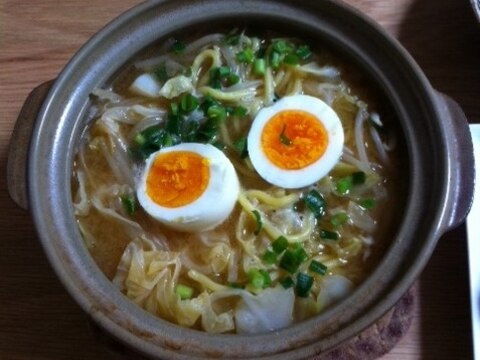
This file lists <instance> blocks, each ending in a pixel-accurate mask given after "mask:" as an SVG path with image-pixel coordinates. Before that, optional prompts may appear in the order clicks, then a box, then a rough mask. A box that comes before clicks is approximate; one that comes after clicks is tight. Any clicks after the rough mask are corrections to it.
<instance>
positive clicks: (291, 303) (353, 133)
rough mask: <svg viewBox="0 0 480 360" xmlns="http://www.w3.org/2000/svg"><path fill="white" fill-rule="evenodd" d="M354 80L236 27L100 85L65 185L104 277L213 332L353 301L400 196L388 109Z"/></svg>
mask: <svg viewBox="0 0 480 360" xmlns="http://www.w3.org/2000/svg"><path fill="white" fill-rule="evenodd" d="M352 69H353V70H352ZM352 74H356V70H355V69H354V68H351V67H349V66H347V65H345V64H344V63H342V62H341V61H339V60H338V59H337V58H336V57H335V56H333V55H332V54H330V53H329V52H328V51H326V50H324V49H315V48H313V47H312V46H311V45H310V44H308V43H306V42H304V41H301V40H299V39H296V38H284V37H283V38H282V37H273V36H271V35H265V36H254V35H246V34H245V33H244V32H238V31H235V30H234V31H232V32H230V33H228V34H210V35H206V36H203V37H199V38H197V39H196V40H194V41H192V42H190V43H188V44H186V43H183V42H182V41H179V40H175V39H170V40H168V41H167V42H166V43H165V44H163V45H162V46H161V47H160V50H158V49H157V50H156V55H155V56H154V57H150V58H147V59H143V60H139V61H137V62H136V63H135V64H134V65H132V66H131V67H130V68H129V69H127V70H125V71H124V73H123V74H121V75H120V77H119V78H118V80H117V81H115V82H114V83H113V85H112V87H110V88H107V89H96V90H95V91H94V92H93V94H92V98H93V99H94V103H95V109H96V112H97V115H96V117H95V121H94V122H93V123H92V125H91V127H90V128H89V129H88V130H87V132H86V133H85V135H84V138H83V140H82V143H81V145H80V147H79V150H78V153H77V155H76V159H75V164H74V174H73V182H72V188H73V194H74V199H73V200H74V208H75V215H76V219H77V223H78V226H79V229H80V232H81V234H82V237H83V239H84V241H85V243H86V246H87V247H88V249H89V251H90V252H91V254H92V256H93V258H94V259H95V261H96V262H97V264H98V266H99V267H100V269H101V270H102V271H103V272H104V273H105V274H106V275H107V276H108V277H109V278H110V279H111V280H112V281H113V282H114V283H115V284H116V285H117V286H118V288H119V289H120V290H121V291H122V292H123V293H124V294H125V295H126V296H127V297H128V298H130V299H131V300H133V301H134V302H135V303H137V304H138V305H139V306H141V307H142V308H144V309H145V310H147V311H149V312H151V313H152V314H154V315H156V316H158V317H160V318H163V319H165V320H168V321H171V322H173V323H177V324H179V325H181V326H185V327H191V328H195V329H199V330H204V331H207V332H211V333H225V332H227V333H229V332H230V333H259V332H265V331H271V330H277V329H281V328H283V327H286V326H289V325H291V324H294V323H297V322H299V321H302V320H304V319H307V318H309V317H311V316H314V315H316V314H318V313H321V312H322V311H324V310H325V309H326V308H328V307H329V306H330V305H332V304H334V303H336V302H338V301H339V300H341V299H343V298H345V297H346V296H348V294H350V293H351V292H352V291H353V289H354V288H355V287H356V286H358V284H360V283H361V282H362V281H363V280H365V278H366V277H367V276H368V274H369V273H370V272H371V270H372V268H373V267H374V266H375V265H376V263H377V262H378V260H379V258H380V256H381V254H382V251H383V250H384V249H385V248H386V246H388V240H387V238H388V234H389V231H390V230H391V227H392V219H393V218H394V215H395V211H394V210H392V209H387V206H388V204H392V203H395V201H397V200H398V197H399V193H400V191H401V186H400V181H399V179H398V177H399V176H400V175H399V171H397V170H398V169H399V168H400V162H399V159H398V154H397V152H398V150H397V149H396V144H395V143H396V141H395V134H394V132H392V131H391V129H389V127H388V124H386V123H385V121H384V118H385V117H386V116H387V115H389V114H385V113H384V112H385V111H384V110H383V107H382V106H381V105H382V104H380V103H379V99H378V98H377V97H376V95H375V91H373V90H372V89H371V87H369V84H368V82H367V81H366V80H365V79H364V80H363V81H360V82H359V81H357V80H356V78H355V77H352V76H351V75H352ZM314 109H317V110H318V112H317V113H316V112H315V111H314ZM332 109H333V110H332ZM329 111H331V113H330V112H329ZM292 114H293V115H295V116H297V117H295V118H292V116H293V115H292ZM306 114H307V115H308V114H310V115H308V116H312V117H313V119H314V120H313V121H314V122H315V121H319V122H320V123H319V124H320V125H319V126H324V127H325V136H324V138H323V140H322V139H320V138H319V137H318V136H319V135H311V133H312V131H311V129H312V126H313V125H311V124H314V123H308V122H305V124H307V125H305V126H303V125H302V126H303V128H301V126H300V125H298V124H300V123H302V121H304V117H305V116H307V115H306ZM277 115H279V116H283V118H282V119H284V120H280V123H279V125H277V127H276V128H275V127H273V128H274V129H276V130H274V131H273V134H274V135H273V138H272V139H273V140H271V141H273V142H276V143H275V144H276V145H274V146H273V145H272V146H273V148H275V151H277V150H278V151H279V152H285V154H287V155H285V154H284V155H285V156H286V157H283V158H281V160H278V159H277V160H278V161H277V160H272V159H273V158H270V157H269V154H268V151H270V150H268V151H267V150H266V149H267V147H266V145H265V144H266V140H265V138H266V136H267V135H265V133H266V130H265V129H266V128H267V125H268V124H273V122H272V121H273V120H272V119H274V117H275V116H277ZM327 118H331V121H330V120H328V119H327ZM262 119H263V120H262ZM289 119H290V120H289ZM291 119H293V120H291ZM322 119H323V120H322ZM326 120H328V121H326ZM262 121H263V122H264V123H265V124H267V125H265V124H263V125H261V126H260V125H259V126H257V125H255V124H258V123H260V122H262ZM289 121H290V122H289ZM305 121H306V120H305ZM309 121H310V120H309ZM336 123H338V125H339V126H340V129H339V130H338V129H337V130H335V131H340V132H341V134H340V135H341V136H340V135H339V134H338V133H337V134H336V135H335V136H336V137H334V136H333V135H332V134H331V133H329V131H331V128H332V129H333V127H334V126H335V124H336ZM252 124H253V125H252ZM302 124H303V123H302ZM309 124H310V125H309ZM329 124H333V125H329ZM264 125H265V126H264ZM263 126H264V127H263ZM272 126H273V125H272ZM332 126H333V127H332ZM255 128H258V129H260V130H258V129H257V130H255ZM297 128H298V129H297ZM300 128H301V129H300ZM296 129H297V130H298V131H297V130H296ZM255 131H258V133H255ZM302 131H303V132H302ZM275 134H276V135H275ZM309 134H310V135H309ZM309 136H310V137H311V138H310V139H308V137H309ZM312 139H313V140H314V141H313V142H312V141H310V140H312ZM302 141H307V145H305V146H306V147H303V148H301V147H298V148H295V146H297V145H298V144H299V143H300V142H302ZM308 141H310V142H308ZM321 142H324V144H323V143H322V144H323V145H324V146H323V145H322V146H323V147H322V149H321V150H318V151H317V152H315V151H316V150H315V151H314V150H312V149H313V148H315V146H317V145H318V144H319V143H321ZM330 148H333V150H331V149H330ZM298 149H300V150H298ZM302 149H303V150H302ZM330 150H331V151H330ZM272 151H273V150H272ZM152 154H153V155H152ZM258 154H263V155H265V156H264V157H263V158H262V159H261V160H258V159H257V160H255V157H257V158H258V156H256V155H258ZM289 154H290V155H289ZM292 154H293V155H292ZM312 154H314V155H312ZM315 154H316V155H315ZM318 154H320V155H318ZM324 155H325V156H324ZM282 156H283V155H282ZM288 157H289V158H288ZM167 158H168V161H167ZM304 159H306V160H304ZM325 159H327V161H325ZM290 160H291V162H292V164H293V165H292V167H288V166H287V163H288V162H289V161H290ZM215 166H217V167H215ZM204 168H205V169H204ZM202 169H203V170H202ZM226 173H228V174H227V175H225V174H226ZM152 174H154V175H152ZM155 174H156V175H155ZM159 174H160V175H159ZM202 174H203V175H202ZM272 174H274V175H272ZM275 174H276V175H275ZM294 174H296V175H295V176H297V177H296V178H293V177H292V176H294ZM265 179H267V180H268V181H267V180H265ZM292 179H293V180H292ZM214 184H217V185H214ZM172 199H173V200H172ZM171 201H173V203H172V202H171ZM172 204H173V205H172Z"/></svg>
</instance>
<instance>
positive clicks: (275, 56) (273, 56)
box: [270, 51, 281, 70]
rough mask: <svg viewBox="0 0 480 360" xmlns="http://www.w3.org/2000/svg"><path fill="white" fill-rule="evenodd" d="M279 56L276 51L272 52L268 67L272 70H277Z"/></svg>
mask: <svg viewBox="0 0 480 360" xmlns="http://www.w3.org/2000/svg"><path fill="white" fill-rule="evenodd" d="M280 60H281V59H280V54H279V53H278V52H276V51H273V52H272V53H271V54H270V66H271V67H272V69H275V70H276V69H278V67H279V66H280Z"/></svg>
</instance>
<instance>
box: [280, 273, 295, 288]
mask: <svg viewBox="0 0 480 360" xmlns="http://www.w3.org/2000/svg"><path fill="white" fill-rule="evenodd" d="M279 283H280V285H282V286H283V288H284V289H289V288H291V287H292V286H293V285H295V283H294V282H293V280H292V278H291V277H290V276H286V277H284V278H283V279H281V280H280V281H279Z"/></svg>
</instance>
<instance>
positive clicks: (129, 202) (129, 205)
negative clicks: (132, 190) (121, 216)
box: [120, 195, 135, 215]
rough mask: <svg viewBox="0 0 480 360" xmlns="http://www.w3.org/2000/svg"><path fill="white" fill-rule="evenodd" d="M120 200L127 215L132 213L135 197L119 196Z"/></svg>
mask: <svg viewBox="0 0 480 360" xmlns="http://www.w3.org/2000/svg"><path fill="white" fill-rule="evenodd" d="M120 200H121V201H122V205H123V208H124V209H125V211H126V212H127V214H128V215H132V214H133V213H134V212H135V198H134V197H133V196H128V195H125V196H121V197H120Z"/></svg>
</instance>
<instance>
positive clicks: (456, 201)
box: [437, 92, 475, 230]
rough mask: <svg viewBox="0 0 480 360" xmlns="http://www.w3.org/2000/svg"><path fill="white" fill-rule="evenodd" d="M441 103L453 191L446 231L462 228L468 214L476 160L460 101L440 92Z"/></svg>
mask: <svg viewBox="0 0 480 360" xmlns="http://www.w3.org/2000/svg"><path fill="white" fill-rule="evenodd" d="M437 95H438V96H437V99H438V103H439V105H440V109H441V111H442V114H444V115H445V120H449V121H447V123H446V125H447V134H448V135H449V136H450V138H449V139H448V149H447V153H448V157H449V159H450V177H451V179H450V180H451V184H452V185H451V186H452V187H451V191H450V199H449V208H447V210H448V213H447V217H446V219H445V222H444V224H445V225H444V226H445V230H450V229H453V228H455V227H457V226H458V225H460V224H461V223H462V222H463V221H464V220H465V218H466V217H467V215H468V212H469V211H470V208H471V206H472V201H473V191H474V187H475V165H474V164H475V160H474V157H473V143H472V135H471V133H470V128H469V125H468V120H467V118H466V117H465V114H464V112H463V110H462V109H461V108H460V105H458V103H457V102H455V101H454V100H453V99H452V98H450V97H448V96H446V95H445V94H442V93H439V92H438V93H437Z"/></svg>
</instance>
